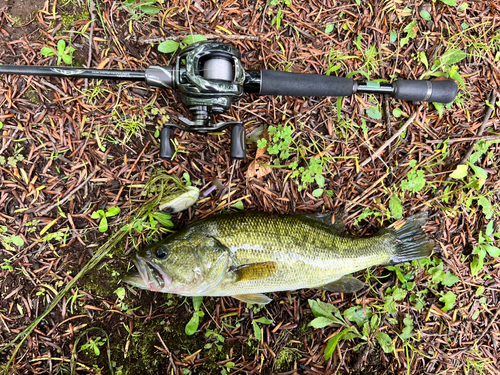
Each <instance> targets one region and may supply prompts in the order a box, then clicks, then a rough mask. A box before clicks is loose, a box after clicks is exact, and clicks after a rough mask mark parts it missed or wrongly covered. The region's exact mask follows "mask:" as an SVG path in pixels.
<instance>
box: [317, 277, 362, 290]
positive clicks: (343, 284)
mask: <svg viewBox="0 0 500 375" xmlns="http://www.w3.org/2000/svg"><path fill="white" fill-rule="evenodd" d="M364 286H365V284H364V283H363V282H362V281H359V280H358V279H356V278H354V277H350V276H343V277H341V278H340V279H338V280H337V281H334V282H332V283H330V284H326V285H323V286H322V287H321V289H324V290H328V291H329V292H340V293H354V292H357V291H358V290H360V289H362V288H363V287H364Z"/></svg>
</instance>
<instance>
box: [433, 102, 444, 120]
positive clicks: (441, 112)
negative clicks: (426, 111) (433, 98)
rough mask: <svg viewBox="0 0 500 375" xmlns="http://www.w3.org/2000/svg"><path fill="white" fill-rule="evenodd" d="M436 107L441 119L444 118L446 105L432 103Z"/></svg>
mask: <svg viewBox="0 0 500 375" xmlns="http://www.w3.org/2000/svg"><path fill="white" fill-rule="evenodd" d="M432 104H433V105H434V108H436V110H437V111H438V114H439V118H441V117H443V114H444V104H443V103H434V102H433V103H432Z"/></svg>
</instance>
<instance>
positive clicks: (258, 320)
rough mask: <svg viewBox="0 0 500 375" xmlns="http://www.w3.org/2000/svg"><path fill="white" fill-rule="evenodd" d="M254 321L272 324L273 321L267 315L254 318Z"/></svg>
mask: <svg viewBox="0 0 500 375" xmlns="http://www.w3.org/2000/svg"><path fill="white" fill-rule="evenodd" d="M253 321H254V322H257V323H262V324H271V323H272V322H273V321H272V320H270V319H267V318H265V317H261V318H258V319H254V320H253Z"/></svg>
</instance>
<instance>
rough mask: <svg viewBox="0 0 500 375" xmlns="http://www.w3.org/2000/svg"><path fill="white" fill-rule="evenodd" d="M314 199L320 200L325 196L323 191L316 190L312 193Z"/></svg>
mask: <svg viewBox="0 0 500 375" xmlns="http://www.w3.org/2000/svg"><path fill="white" fill-rule="evenodd" d="M312 195H313V197H316V198H319V197H321V196H322V195H323V189H315V190H313V192H312Z"/></svg>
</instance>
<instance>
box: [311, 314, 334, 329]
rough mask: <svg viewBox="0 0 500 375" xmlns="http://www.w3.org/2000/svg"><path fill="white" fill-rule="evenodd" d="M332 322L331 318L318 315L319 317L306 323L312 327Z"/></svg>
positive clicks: (319, 326)
mask: <svg viewBox="0 0 500 375" xmlns="http://www.w3.org/2000/svg"><path fill="white" fill-rule="evenodd" d="M333 323H335V320H334V319H333V318H326V317H324V316H320V317H319V318H314V319H313V320H312V321H311V322H310V323H309V324H308V325H309V326H310V327H313V328H323V327H326V326H329V325H330V324H333Z"/></svg>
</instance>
